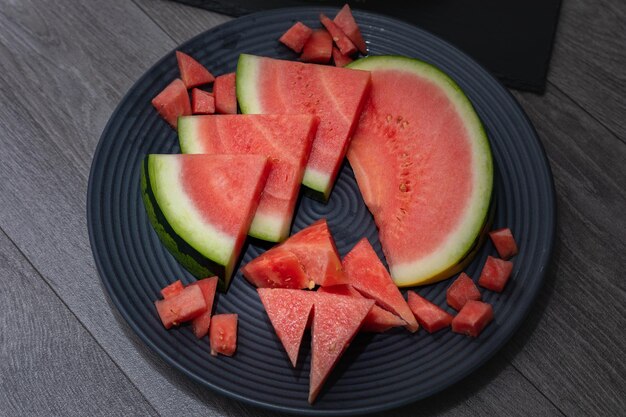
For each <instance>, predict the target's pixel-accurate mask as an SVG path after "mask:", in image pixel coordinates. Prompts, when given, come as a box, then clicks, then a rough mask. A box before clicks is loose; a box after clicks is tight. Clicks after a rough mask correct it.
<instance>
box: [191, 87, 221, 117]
mask: <svg viewBox="0 0 626 417" xmlns="http://www.w3.org/2000/svg"><path fill="white" fill-rule="evenodd" d="M191 111H192V112H193V114H213V113H215V98H214V97H213V94H211V93H209V92H206V91H204V90H200V89H199V88H194V89H193V90H191Z"/></svg>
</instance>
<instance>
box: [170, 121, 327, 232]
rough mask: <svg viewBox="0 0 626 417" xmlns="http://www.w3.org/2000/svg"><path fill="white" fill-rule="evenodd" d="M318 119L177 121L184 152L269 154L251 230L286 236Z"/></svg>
mask: <svg viewBox="0 0 626 417" xmlns="http://www.w3.org/2000/svg"><path fill="white" fill-rule="evenodd" d="M317 125H318V119H317V117H315V116H310V115H307V114H301V115H258V114H254V115H241V114H239V115H221V116H188V117H181V118H180V120H179V122H178V138H179V141H180V149H181V151H182V152H183V153H202V154H257V155H263V156H266V157H268V160H269V164H270V167H271V168H270V174H269V177H268V179H267V183H266V185H265V189H264V190H263V195H262V196H261V201H260V202H259V206H258V208H257V210H256V213H255V215H254V219H253V220H252V225H251V226H250V230H249V232H248V233H249V234H250V236H254V237H256V238H259V239H263V240H268V241H271V242H279V241H282V240H285V238H287V236H288V235H289V229H290V228H291V221H292V219H293V213H294V209H295V206H296V201H297V199H298V191H299V190H300V183H301V182H302V177H303V175H304V169H305V166H306V163H307V160H308V158H309V153H310V152H311V145H312V143H313V139H314V138H315V132H316V130H317Z"/></svg>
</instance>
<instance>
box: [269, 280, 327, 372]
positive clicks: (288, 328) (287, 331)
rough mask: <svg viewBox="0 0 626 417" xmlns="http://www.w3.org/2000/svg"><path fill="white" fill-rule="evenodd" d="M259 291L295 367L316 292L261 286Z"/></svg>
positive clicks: (277, 333)
mask: <svg viewBox="0 0 626 417" xmlns="http://www.w3.org/2000/svg"><path fill="white" fill-rule="evenodd" d="M257 291H258V293H259V297H260V298H261V302H262V303H263V307H265V311H266V312H267V315H268V317H269V319H270V321H271V323H272V326H273V327H274V330H275V331H276V335H277V336H278V338H279V339H280V342H281V343H282V344H283V347H284V348H285V351H286V352H287V356H289V360H290V361H291V364H292V365H293V366H294V368H295V366H296V363H297V362H298V352H299V351H300V343H301V342H302V335H303V334H304V330H305V329H306V327H307V323H308V321H309V315H310V313H311V310H312V309H313V302H314V300H315V298H314V297H315V293H314V292H311V291H302V290H290V289H280V288H277V289H269V288H259V289H258V290H257Z"/></svg>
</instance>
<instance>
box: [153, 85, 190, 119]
mask: <svg viewBox="0 0 626 417" xmlns="http://www.w3.org/2000/svg"><path fill="white" fill-rule="evenodd" d="M152 106H154V108H155V109H156V111H157V112H158V113H159V115H160V116H161V117H162V118H163V119H164V120H165V121H166V122H167V123H169V125H170V126H172V127H173V128H174V129H176V127H177V124H178V117H179V116H188V115H190V114H191V104H190V103H189V94H188V93H187V87H185V83H183V81H182V80H181V79H179V78H177V79H175V80H174V81H172V82H171V83H169V84H168V85H167V87H165V88H164V89H163V91H161V92H160V93H159V94H158V95H157V96H156V97H155V98H153V99H152Z"/></svg>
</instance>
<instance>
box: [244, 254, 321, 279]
mask: <svg viewBox="0 0 626 417" xmlns="http://www.w3.org/2000/svg"><path fill="white" fill-rule="evenodd" d="M266 254H267V252H266ZM241 272H242V273H243V276H244V277H245V278H246V279H247V280H248V282H250V284H252V285H254V286H255V287H257V288H292V289H301V288H313V287H315V282H314V281H312V280H311V279H310V278H309V277H308V276H307V274H306V273H305V272H304V269H303V268H302V264H301V263H300V261H299V260H298V258H297V257H296V255H294V254H293V253H292V252H290V251H288V250H282V249H281V248H276V250H273V252H272V253H271V254H269V255H267V256H260V257H258V258H257V259H255V260H254V261H252V262H249V263H248V264H246V265H245V266H244V267H243V268H241Z"/></svg>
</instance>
